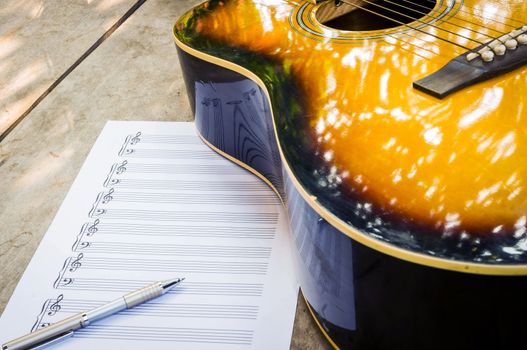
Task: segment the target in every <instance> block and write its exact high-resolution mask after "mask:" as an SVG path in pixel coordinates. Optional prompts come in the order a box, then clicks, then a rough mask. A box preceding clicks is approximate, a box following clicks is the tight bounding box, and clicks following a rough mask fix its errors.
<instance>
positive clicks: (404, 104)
mask: <svg viewBox="0 0 527 350" xmlns="http://www.w3.org/2000/svg"><path fill="white" fill-rule="evenodd" d="M345 3H347V4H344V6H349V7H350V9H362V8H365V10H363V13H366V12H368V13H370V15H373V16H374V17H372V18H375V16H384V17H393V18H392V22H393V21H395V22H394V23H395V25H393V26H391V27H390V28H384V29H373V30H372V29H371V27H372V25H371V23H370V24H369V28H370V29H369V30H339V29H334V28H330V27H328V26H327V25H326V24H323V23H321V21H320V16H319V14H320V13H321V12H323V11H324V10H325V9H326V10H327V8H325V6H334V5H333V1H329V2H323V3H319V4H315V3H314V2H311V1H302V0H296V1H294V0H267V1H265V0H245V1H244V0H230V1H229V0H223V1H214V0H212V1H208V2H206V3H204V4H202V5H200V6H198V7H196V8H194V9H193V10H191V11H189V12H188V13H187V14H186V15H184V16H183V17H182V18H181V19H179V20H178V22H177V23H176V25H175V27H174V35H175V40H176V44H177V46H178V48H179V49H180V57H181V61H182V64H183V68H184V71H186V75H187V76H186V81H187V89H188V90H189V95H190V99H191V103H192V104H193V107H194V110H195V112H196V123H197V125H198V130H199V131H200V133H201V134H202V137H203V138H204V139H205V140H206V141H207V142H208V143H209V144H211V146H213V147H214V148H216V149H217V150H219V151H220V152H222V153H224V154H225V155H226V156H228V157H229V158H231V159H233V160H235V161H237V162H238V163H240V162H241V163H242V164H245V165H246V166H247V167H249V168H250V169H252V170H253V171H254V172H256V173H258V174H259V175H260V176H261V177H262V178H263V179H264V180H265V181H266V182H268V183H269V184H271V185H272V186H273V187H274V188H275V190H276V191H277V192H278V193H279V194H280V195H281V196H282V197H283V198H284V199H285V200H287V202H288V206H289V211H290V215H291V221H292V226H293V229H294V230H295V231H297V233H296V234H297V236H296V239H297V246H298V250H299V255H300V256H301V257H300V260H302V261H303V264H304V265H305V266H304V268H305V269H306V270H310V269H313V267H314V266H315V267H316V266H318V267H317V268H319V269H321V272H318V273H314V272H313V271H311V272H305V274H306V276H304V277H303V281H302V288H303V291H304V294H305V295H306V297H307V299H308V301H309V302H310V304H311V305H312V306H313V308H314V312H315V313H316V314H317V315H318V316H321V317H318V319H319V321H321V320H322V321H321V322H322V323H324V322H323V320H329V323H330V324H332V326H336V329H339V327H340V328H342V329H344V330H350V329H354V328H357V323H360V322H359V321H357V318H359V319H360V318H361V317H362V316H360V315H358V316H357V317H355V314H354V315H352V316H353V317H352V316H349V315H348V316H349V317H348V318H346V316H343V315H340V316H338V315H339V312H338V311H331V310H330V311H327V310H326V311H325V310H321V309H323V308H324V307H325V306H327V307H328V308H329V309H330V308H332V307H333V308H335V310H338V309H339V308H340V309H346V310H348V309H349V308H351V309H353V313H355V312H356V311H357V310H355V306H354V305H355V304H356V305H357V306H356V307H357V308H360V306H359V305H358V303H359V301H360V295H358V294H360V293H361V291H360V286H358V285H357V274H359V275H360V273H359V272H360V271H361V270H364V271H369V270H368V269H369V268H371V266H372V265H375V264H377V263H379V261H382V263H380V264H381V265H382V266H385V268H386V271H388V269H389V267H387V266H392V267H393V269H394V270H396V269H395V266H399V267H400V269H401V270H402V271H406V272H403V273H402V276H414V277H409V278H415V276H421V278H422V280H423V281H432V280H434V278H431V277H430V276H431V275H433V276H435V277H437V280H436V281H440V280H441V279H443V278H445V279H448V280H449V281H450V282H451V283H452V285H456V284H457V283H459V284H460V285H462V284H463V279H464V278H465V281H469V280H470V279H474V281H476V280H477V282H474V283H475V284H478V285H479V287H478V288H477V289H478V290H479V288H482V289H486V291H485V293H491V292H492V291H497V290H498V287H497V284H496V282H495V279H494V278H495V277H488V276H476V275H472V274H482V275H527V188H526V185H527V183H526V182H527V142H526V140H527V109H526V108H527V66H525V65H524V63H523V61H522V60H523V58H524V57H523V56H525V55H523V52H527V51H521V50H524V49H525V47H524V46H526V47H527V43H525V44H524V43H523V37H521V35H524V34H523V33H524V32H526V31H527V27H524V26H525V24H526V23H527V3H525V2H523V1H507V2H506V3H505V4H504V3H503V2H498V1H478V0H467V1H437V2H432V1H431V0H425V1H417V0H402V1H378V2H376V3H374V2H371V1H369V0H364V1H360V2H359V1H351V0H349V1H345ZM388 5H390V6H388ZM387 6H388V7H389V9H388V10H386V7H387ZM394 6H395V7H394ZM405 8H406V10H405ZM408 8H411V9H412V10H411V11H410V12H408ZM364 11H366V12H364ZM397 12H399V13H397ZM401 13H402V14H403V15H401ZM379 14H380V15H379ZM390 14H394V16H390ZM395 14H396V15H395ZM394 18H395V19H394ZM409 19H410V20H409ZM328 25H329V24H328ZM373 27H375V25H373ZM359 29H361V28H359ZM511 33H512V34H511ZM496 38H500V42H499V43H496V45H502V47H500V48H496V45H494V44H491V43H492V42H493V41H494V40H495V39H496ZM508 40H512V41H514V42H515V44H514V42H511V41H509V42H507V41H508ZM489 44H490V45H491V47H490V49H486V50H485V49H483V50H481V48H482V47H483V48H484V47H486V46H488V45H489ZM514 45H516V46H514ZM513 46H514V47H513ZM503 47H505V51H504V52H502V51H500V50H501V49H502V48H503ZM475 48H477V50H478V51H472V50H473V49H475ZM485 51H491V52H492V54H489V53H487V54H484V53H485ZM471 53H473V54H475V55H476V56H475V58H474V57H471V56H469V57H470V58H467V55H469V54H471ZM508 54H510V55H513V54H514V55H516V56H517V57H518V62H513V63H514V64H515V65H514V66H511V67H510V69H508V71H506V72H500V74H496V75H495V76H493V75H492V74H491V73H492V71H493V70H494V68H498V69H499V68H501V67H504V66H505V58H509V57H512V56H506V55H508ZM490 56H492V57H490ZM516 56H515V57H516ZM489 57H490V58H491V59H489ZM456 58H458V59H459V60H460V62H461V66H462V69H461V70H460V72H459V75H460V76H467V77H468V76H471V74H472V73H474V72H476V71H478V70H477V69H479V71H478V72H480V75H481V76H485V75H487V77H486V78H484V79H483V78H482V79H479V78H478V80H477V81H475V82H473V83H470V84H468V83H466V84H464V83H465V82H462V84H460V85H459V87H458V86H457V85H456V91H453V92H451V93H450V92H449V93H448V95H446V96H443V97H442V98H441V99H440V98H437V96H436V97H434V96H433V94H429V93H426V92H423V91H422V89H416V88H415V87H414V83H416V82H419V81H420V80H421V79H423V78H427V77H434V76H433V74H434V73H437V72H441V68H442V67H444V66H445V65H447V64H449V63H450V62H452V60H454V59H456ZM465 59H466V61H467V62H465V61H464V60H465ZM472 66H474V67H476V66H477V67H476V68H477V69H476V68H474V71H471V69H472V68H473V67H472ZM450 73H452V72H450ZM450 73H449V74H450ZM456 73H457V72H455V71H454V76H455V74H456ZM437 75H441V74H440V73H437ZM437 75H436V76H437ZM476 75H477V74H476V73H474V74H472V76H476ZM456 78H457V77H454V78H453V80H455V79H456ZM441 79H443V80H441ZM449 79H450V78H449V76H448V75H447V76H445V75H442V76H440V79H439V80H438V81H437V82H435V81H433V80H432V83H431V86H432V88H437V89H439V90H440V89H441V88H442V86H441V84H443V85H445V84H446V85H448V84H449V83H451V81H450V80H449ZM451 80H452V79H451ZM468 80H469V79H468V78H467V82H468ZM221 89H226V90H229V89H230V91H231V92H232V93H229V92H226V93H224V92H218V91H219V90H221ZM227 114H228V115H227ZM298 213H301V214H298ZM313 227H316V228H313ZM302 230H304V231H308V232H309V234H303V233H300V231H302ZM302 235H304V236H302ZM323 235H325V236H323ZM301 236H302V238H299V237H301ZM306 237H307V238H306ZM349 238H351V239H349ZM323 240H326V241H324V242H321V241H323ZM306 242H307V243H306ZM356 243H360V244H361V245H360V246H359V245H356V246H353V245H354V244H356ZM308 244H312V246H313V248H312V249H311V250H312V251H311V254H312V255H313V254H314V255H317V254H318V255H324V254H329V255H330V257H329V258H328V261H325V260H324V259H325V258H321V257H320V256H318V257H316V258H310V259H311V260H310V259H307V258H306V257H305V256H302V254H303V250H305V249H307V248H306V246H308ZM348 245H349V247H348ZM362 245H364V246H366V247H368V248H366V247H364V248H362ZM352 246H353V247H352ZM346 247H348V248H346ZM370 248H371V251H370V250H369V249H370ZM320 249H321V250H324V249H326V250H327V251H319V252H318V253H317V251H318V250H320ZM378 253H381V254H380V255H382V254H386V255H387V257H381V256H380V255H379V254H378ZM358 256H363V257H362V258H361V259H362V260H361V261H357V259H358V258H357V257H358ZM391 257H395V258H396V259H393V258H391ZM392 259H393V260H392ZM400 259H402V260H400ZM314 261H316V262H314ZM364 261H368V263H365V262H364ZM372 261H373V262H372ZM310 264H311V266H310ZM317 264H318V265H317ZM325 264H327V266H325ZM416 264H418V265H416ZM421 265H423V266H421ZM336 266H339V267H338V271H337V272H335V269H337V267H336ZM438 269H446V270H450V271H458V272H459V271H461V272H469V273H472V274H468V275H463V274H460V273H458V272H455V273H454V272H446V271H441V270H438ZM346 270H349V275H347V272H345V271H346ZM364 271H363V272H364ZM386 271H385V272H383V276H387V273H388V272H386ZM392 272H393V271H392ZM335 273H337V275H338V276H335ZM310 274H314V275H316V277H313V276H308V275H310ZM429 275H430V276H429ZM439 275H441V276H443V277H438V276H439ZM458 275H459V276H465V277H457V276H458ZM453 276H455V277H453ZM468 276H470V277H468ZM317 278H318V279H319V280H318V282H320V283H328V285H332V283H333V282H332V281H336V280H340V284H338V286H340V287H335V288H337V289H335V290H323V291H321V290H320V288H321V287H317V286H315V285H316V284H317V283H316V282H317V281H316V280H317ZM321 278H322V279H324V280H323V281H320V279H321ZM383 278H384V277H383ZM499 278H504V279H505V277H499ZM507 278H508V279H511V281H512V282H510V283H512V284H513V285H515V287H514V288H513V289H515V290H516V291H523V290H526V291H527V285H526V283H525V278H523V277H522V278H516V279H515V278H513V277H507ZM480 279H481V280H480ZM328 281H329V282H328ZM482 281H485V282H482ZM347 282H349V283H350V286H348V287H345V286H344V285H345V284H346V283H347ZM371 283H374V282H371ZM408 283H409V284H410V285H412V286H414V285H415V284H416V283H417V282H415V281H413V282H408ZM430 283H435V282H430ZM503 283H505V284H507V283H509V282H508V280H507V281H505V280H503ZM354 284H355V287H353V285H354ZM516 284H518V285H516ZM317 288H318V289H317ZM328 288H329V287H328ZM338 288H343V290H339V289H338ZM429 288H432V287H430V286H429ZM511 288H512V287H511ZM329 289H331V288H329ZM311 290H313V291H312V292H311ZM511 290H512V289H511ZM474 292H476V291H474ZM418 294H419V293H418ZM421 294H422V293H421ZM328 295H329V296H328ZM448 295H449V294H448ZM454 295H456V294H455V293H454ZM445 296H447V294H446V292H445ZM482 296H483V295H482ZM379 297H380V296H379ZM452 297H453V296H452ZM325 298H326V299H325ZM339 298H340V299H339ZM346 298H347V299H346ZM349 298H353V299H354V300H355V302H353V303H352V304H353V305H352V306H349V305H345V304H346V300H347V302H348V303H350V301H349ZM328 299H331V300H332V301H331V302H327V300H328ZM406 302H408V301H406ZM401 303H402V302H401ZM329 304H331V305H329ZM324 305H325V306H324ZM328 305H329V306H328ZM496 308H499V307H498V306H496ZM329 309H328V310H329ZM341 313H342V314H345V313H346V312H341ZM335 315H337V316H335ZM400 321H402V322H404V320H400ZM414 321H415V320H414ZM363 322H366V321H363ZM467 322H470V321H469V320H467ZM359 328H360V327H359ZM328 332H329V331H328ZM330 333H331V332H330ZM337 333H339V332H338V331H337ZM370 335H371V334H370ZM341 344H348V343H346V341H343V343H341ZM499 344H502V343H499ZM381 348H382V346H381Z"/></svg>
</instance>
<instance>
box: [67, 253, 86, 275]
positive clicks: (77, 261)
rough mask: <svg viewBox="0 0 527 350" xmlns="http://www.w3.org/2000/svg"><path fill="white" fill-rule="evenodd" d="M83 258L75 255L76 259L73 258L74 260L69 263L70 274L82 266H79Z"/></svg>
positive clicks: (82, 255)
mask: <svg viewBox="0 0 527 350" xmlns="http://www.w3.org/2000/svg"><path fill="white" fill-rule="evenodd" d="M83 257H84V254H82V253H79V255H77V257H76V258H75V260H73V261H72V262H71V263H70V272H75V271H77V269H78V268H79V267H81V266H82V264H81V260H82V258H83Z"/></svg>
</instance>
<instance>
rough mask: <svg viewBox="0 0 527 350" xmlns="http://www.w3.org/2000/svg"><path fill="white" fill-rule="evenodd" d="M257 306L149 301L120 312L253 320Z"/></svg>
mask: <svg viewBox="0 0 527 350" xmlns="http://www.w3.org/2000/svg"><path fill="white" fill-rule="evenodd" d="M103 304H104V302H102V301H96V300H80V299H69V300H62V301H60V304H59V311H58V312H64V313H76V312H82V311H85V310H89V309H93V308H96V307H98V306H101V305H103ZM258 310H259V308H258V306H253V305H220V304H173V303H156V302H149V303H147V304H142V305H138V306H136V307H134V308H133V309H129V310H128V309H127V310H124V311H122V312H121V313H122V314H130V315H144V316H169V317H201V318H230V319H247V320H254V319H256V317H257V316H258Z"/></svg>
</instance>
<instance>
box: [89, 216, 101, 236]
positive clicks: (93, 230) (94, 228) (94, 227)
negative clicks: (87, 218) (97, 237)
mask: <svg viewBox="0 0 527 350" xmlns="http://www.w3.org/2000/svg"><path fill="white" fill-rule="evenodd" d="M99 222H100V221H99V219H96V220H95V221H94V222H93V224H92V225H91V226H90V227H88V230H87V231H88V233H87V234H86V236H88V237H89V236H92V235H94V234H96V233H97V231H99V229H98V228H97V225H99Z"/></svg>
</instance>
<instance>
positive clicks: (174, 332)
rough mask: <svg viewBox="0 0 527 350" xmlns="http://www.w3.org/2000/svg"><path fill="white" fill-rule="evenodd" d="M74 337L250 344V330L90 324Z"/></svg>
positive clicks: (251, 332) (251, 333) (251, 335)
mask: <svg viewBox="0 0 527 350" xmlns="http://www.w3.org/2000/svg"><path fill="white" fill-rule="evenodd" d="M74 337H78V338H98V339H123V340H149V341H170V342H187V343H216V344H239V345H250V344H251V342H252V337H253V331H252V330H238V329H210V328H202V329H200V328H175V327H145V326H143V327H138V326H113V325H97V324H94V325H91V326H90V327H88V328H81V329H80V330H78V331H77V332H75V334H74Z"/></svg>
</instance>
